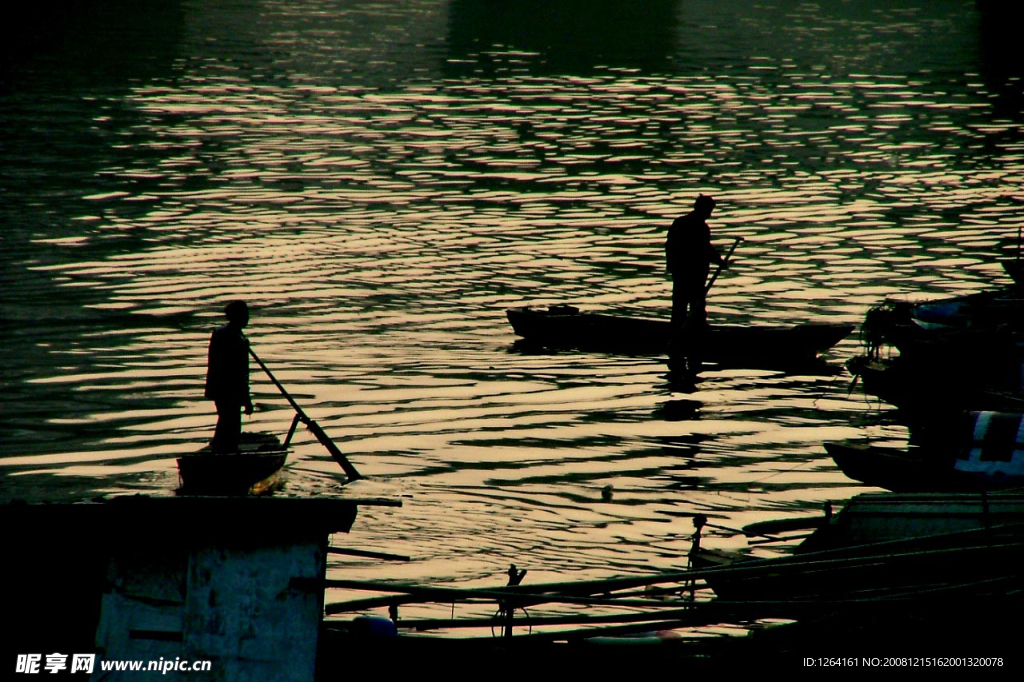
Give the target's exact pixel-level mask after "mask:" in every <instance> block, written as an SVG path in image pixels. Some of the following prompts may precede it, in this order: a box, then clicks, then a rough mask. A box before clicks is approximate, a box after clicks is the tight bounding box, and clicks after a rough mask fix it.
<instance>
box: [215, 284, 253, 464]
mask: <svg viewBox="0 0 1024 682" xmlns="http://www.w3.org/2000/svg"><path fill="white" fill-rule="evenodd" d="M224 314H225V315H227V318H228V323H227V324H226V325H224V326H223V327H221V328H220V329H218V330H216V331H215V332H213V335H212V336H211V337H210V352H209V357H208V361H207V366H206V397H207V398H209V399H210V400H212V401H214V404H215V405H216V406H217V429H216V431H214V434H213V441H212V442H211V443H210V446H211V447H212V448H213V450H214V452H235V451H237V450H238V439H239V436H240V435H241V433H242V415H241V412H240V410H241V409H242V408H245V413H246V414H252V399H251V398H250V396H249V340H248V339H246V338H245V336H244V335H243V334H242V330H243V329H245V326H246V325H247V324H249V306H247V305H246V303H245V301H232V302H231V303H228V305H227V307H225V308H224Z"/></svg>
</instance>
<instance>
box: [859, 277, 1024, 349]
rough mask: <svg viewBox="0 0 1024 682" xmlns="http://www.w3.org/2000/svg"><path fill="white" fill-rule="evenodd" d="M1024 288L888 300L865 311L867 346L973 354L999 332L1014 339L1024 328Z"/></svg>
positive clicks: (989, 345)
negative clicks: (929, 298) (1023, 316)
mask: <svg viewBox="0 0 1024 682" xmlns="http://www.w3.org/2000/svg"><path fill="white" fill-rule="evenodd" d="M1022 312H1024V292H1022V290H1021V288H1020V287H1019V286H1012V287H1005V288H1002V289H994V290H990V291H982V292H979V293H976V294H967V295H963V296H952V297H948V298H942V299H933V300H928V301H894V300H886V301H885V302H884V303H883V304H881V305H879V306H876V307H874V308H872V309H871V310H869V311H868V312H867V314H866V315H865V316H864V323H863V325H862V335H863V337H864V340H865V342H866V343H867V344H868V346H869V347H872V348H878V347H880V346H883V345H890V346H893V347H895V348H898V349H899V350H900V352H901V353H903V354H907V353H910V352H914V353H915V354H917V353H921V354H924V355H930V356H935V355H937V354H938V353H939V352H942V353H947V354H959V355H965V354H971V353H973V352H977V351H982V350H988V351H989V352H991V351H992V350H993V347H994V346H995V339H994V338H993V337H994V336H995V335H1000V336H1002V337H1005V338H1004V339H1003V340H1002V342H1003V345H1007V343H1010V344H1012V342H1013V340H1014V338H1013V337H1014V336H1015V335H1018V334H1020V333H1021V332H1024V326H1022V323H1021V321H1020V320H1021V313H1022Z"/></svg>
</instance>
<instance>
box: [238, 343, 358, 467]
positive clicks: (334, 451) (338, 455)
mask: <svg viewBox="0 0 1024 682" xmlns="http://www.w3.org/2000/svg"><path fill="white" fill-rule="evenodd" d="M249 355H251V356H252V357H253V360H255V361H256V362H257V363H258V364H259V366H260V368H261V369H262V370H263V371H264V372H266V374H267V376H268V377H270V380H271V381H272V382H274V385H275V386H277V390H279V391H280V392H281V395H283V396H284V397H285V398H287V399H288V402H289V403H291V406H292V409H294V410H295V414H296V415H298V417H299V419H300V420H301V421H302V423H303V424H305V425H306V428H307V429H309V430H310V432H311V433H312V434H313V436H314V437H315V438H316V439H317V440H318V441H320V444H321V445H323V446H324V447H325V448H327V452H329V453H331V457H333V458H334V461H335V462H337V463H338V464H340V465H341V468H342V469H344V470H345V475H346V476H348V478H349V480H350V481H354V480H356V479H359V478H362V477H363V475H362V474H360V473H359V472H358V471H356V468H355V467H354V466H352V463H351V462H349V461H348V459H347V458H346V457H345V455H343V454H342V452H341V450H339V449H338V446H337V445H335V444H334V441H332V440H331V439H330V437H328V435H327V434H326V433H325V432H324V430H323V429H322V428H320V425H319V424H317V423H316V422H315V421H313V420H312V419H310V418H309V416H308V415H307V414H306V413H305V412H303V411H302V408H301V407H299V404H298V403H297V402H295V398H293V397H292V396H291V394H289V393H288V391H286V390H285V388H284V386H282V385H281V382H280V381H278V380H277V377H275V376H274V373H273V372H271V371H270V368H269V367H267V366H266V365H265V364H264V363H263V361H262V360H260V356H258V355H256V351H254V350H253V349H252V346H251V345H250V346H249Z"/></svg>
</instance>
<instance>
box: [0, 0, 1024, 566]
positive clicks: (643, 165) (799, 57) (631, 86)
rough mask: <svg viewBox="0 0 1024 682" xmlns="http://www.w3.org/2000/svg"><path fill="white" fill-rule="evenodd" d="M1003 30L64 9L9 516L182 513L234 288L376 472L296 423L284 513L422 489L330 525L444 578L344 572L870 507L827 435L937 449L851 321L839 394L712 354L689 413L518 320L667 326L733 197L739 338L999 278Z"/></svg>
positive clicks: (5, 398)
mask: <svg viewBox="0 0 1024 682" xmlns="http://www.w3.org/2000/svg"><path fill="white" fill-rule="evenodd" d="M506 5H507V6H506ZM996 5H997V3H994V2H992V3H989V2H984V1H982V0H979V1H978V2H967V1H954V0H944V1H928V2H926V1H925V0H897V1H894V2H886V3H880V2H870V1H868V0H852V1H851V2H845V3H830V2H795V1H793V2H791V1H789V0H760V1H757V2H755V1H753V0H749V1H747V0H732V1H730V2H721V1H718V0H674V1H666V0H651V1H650V2H646V3H643V5H642V9H638V8H636V7H634V8H632V9H627V7H631V5H630V4H629V3H620V2H613V1H611V0H589V1H588V2H582V1H578V0H565V1H564V2H560V3H549V2H541V1H540V0H525V1H523V2H517V3H514V4H511V5H508V4H507V3H485V2H474V1H472V0H416V1H413V0H394V1H389V2H374V1H366V2H360V1H355V0H353V1H350V2H327V1H325V0H291V1H289V2H284V1H283V0H267V1H265V2H241V1H239V0H205V1H203V2H200V1H198V0H182V1H180V2H144V3H138V2H100V1H97V2H92V3H78V4H77V5H76V6H75V9H73V10H70V11H69V13H68V14H66V15H63V16H62V17H61V18H59V19H54V18H53V17H51V16H45V13H44V12H43V11H42V10H39V14H38V15H33V14H32V13H31V12H29V13H28V15H27V17H26V19H25V20H24V21H23V22H20V23H19V24H18V25H17V26H15V25H10V24H9V25H7V27H6V28H4V29H3V32H4V45H5V46H4V47H3V48H2V49H3V52H2V55H3V71H2V72H0V79H2V80H0V86H2V90H0V120H2V122H3V126H2V128H0V220H2V226H0V227H2V233H0V245H2V252H0V262H2V274H0V278H2V279H0V283H2V286H0V324H2V328H0V335H2V339H3V349H4V350H3V353H2V354H0V372H2V374H3V377H4V391H3V393H2V395H0V429H2V430H0V448H2V451H0V472H2V473H0V475H2V479H0V484H2V486H3V488H2V496H3V498H4V500H13V499H19V498H29V499H72V498H75V499H77V498H87V497H92V496H96V495H102V494H117V493H135V492H143V493H148V494H172V492H173V490H174V488H175V487H176V485H177V473H176V468H175V457H176V456H177V455H179V454H181V453H183V452H188V451H192V450H195V449H197V448H198V447H199V446H201V445H202V444H203V443H204V442H205V440H206V439H207V438H208V437H209V435H210V433H211V431H212V426H213V423H214V421H215V418H214V415H213V410H212V405H211V404H210V403H209V402H207V401H205V400H204V399H203V397H202V383H203V378H204V372H205V355H206V344H207V342H208V338H209V334H210V332H211V330H212V329H213V328H215V327H216V326H217V325H219V324H220V323H221V313H220V311H221V308H222V306H223V304H224V303H225V302H226V301H228V300H231V299H234V298H244V299H246V300H247V301H249V303H250V305H251V307H252V310H253V319H252V323H251V324H250V327H249V329H248V335H249V337H250V339H251V340H252V343H253V347H254V348H255V349H256V350H257V352H259V354H260V355H261V357H262V358H263V359H264V360H265V361H266V362H267V364H268V365H269V366H270V367H271V368H272V369H273V370H274V372H275V374H276V375H277V377H278V378H279V379H280V380H281V382H282V383H283V384H284V385H285V386H286V387H287V388H288V389H289V390H290V391H291V393H292V394H293V395H294V396H295V398H296V399H297V400H298V401H299V403H300V404H301V405H302V406H303V407H304V408H305V410H306V412H307V413H308V414H309V415H310V416H311V417H312V418H313V419H315V420H317V422H318V423H319V424H320V425H321V426H322V427H323V428H324V429H325V430H326V432H327V433H328V434H329V435H330V436H331V437H332V438H333V440H334V441H335V442H336V443H337V444H338V445H339V446H340V447H341V448H342V450H344V451H345V452H346V453H348V454H349V455H350V457H351V460H352V461H353V463H354V464H355V465H356V466H357V467H358V468H359V470H360V471H361V472H362V473H363V474H365V475H366V476H367V478H366V480H363V481H359V482H357V483H355V484H352V485H349V486H342V485H341V483H342V481H343V476H342V472H341V470H340V469H339V467H338V466H337V465H336V464H335V463H334V462H333V460H332V459H331V458H330V457H329V455H328V454H327V452H326V451H325V450H324V449H323V447H321V446H320V445H319V444H318V443H317V442H316V441H315V439H313V438H312V437H311V436H310V435H309V434H308V433H300V435H299V437H298V439H297V444H296V448H295V452H294V455H293V457H292V459H291V460H290V465H289V467H288V481H287V485H286V488H285V494H289V495H298V496H329V495H346V496H355V497H371V496H384V497H393V498H399V499H401V500H402V501H403V507H401V508H399V509H390V508H389V509H374V508H365V509H364V510H363V511H362V512H361V514H360V517H359V519H358V520H357V522H356V526H355V527H354V528H353V531H352V533H351V534H350V535H349V536H347V537H337V538H335V540H336V541H337V543H338V544H347V545H351V546H354V547H358V548H362V549H377V550H383V551H390V552H396V553H400V554H406V555H410V556H411V557H412V561H410V562H408V563H401V564H397V563H396V564H387V565H384V566H381V565H380V564H378V563H376V562H370V561H362V560H343V559H341V558H337V557H335V558H332V560H331V565H330V572H331V574H332V575H335V576H342V575H343V576H345V577H355V578H373V579H398V580H411V581H421V582H429V583H434V584H450V585H463V586H486V585H496V584H503V583H504V573H505V570H506V569H507V567H508V564H509V563H512V562H514V563H516V564H517V565H518V566H520V567H521V568H523V567H525V568H527V569H529V570H530V576H529V578H528V579H527V582H529V581H538V582H540V581H548V580H573V579H584V578H586V579H592V578H601V577H612V576H620V575H630V574H636V573H639V572H651V571H654V570H661V569H671V568H679V567H681V566H682V565H684V564H685V554H686V551H687V550H688V549H689V535H690V533H691V532H692V526H691V523H690V519H691V517H692V516H693V515H694V514H697V513H704V514H707V515H708V516H709V517H710V518H711V523H712V524H713V526H715V527H714V528H712V529H711V532H710V534H709V537H708V539H707V540H706V542H705V544H708V545H713V546H717V547H726V548H728V547H739V546H743V545H744V541H743V540H742V538H741V537H738V536H736V534H735V533H733V532H732V531H730V530H729V529H730V528H737V527H739V526H741V525H743V524H745V523H749V522H751V521H755V520H763V519H767V518H776V517H789V516H809V515H813V514H816V513H818V511H819V510H820V508H821V506H822V505H823V504H824V503H825V502H827V501H832V502H835V503H837V504H841V502H842V501H843V500H846V499H848V498H849V497H851V496H853V495H855V494H858V493H861V492H866V491H867V490H868V489H867V488H864V487H862V486H859V485H858V484H855V483H853V482H851V481H850V480H849V479H847V478H846V477H845V476H843V475H842V474H841V473H840V472H839V471H838V470H837V469H836V468H835V466H834V464H833V463H832V462H831V460H830V459H829V457H828V456H827V455H826V453H825V451H824V449H823V447H822V443H823V442H825V441H828V440H835V439H842V438H848V437H857V436H862V435H871V436H875V437H879V438H885V439H888V440H891V441H893V442H895V443H899V442H900V441H901V439H903V438H905V435H906V434H905V429H904V427H903V426H902V425H901V424H899V422H898V421H897V420H896V419H895V418H894V416H893V414H892V410H891V409H889V408H888V406H886V405H885V404H884V403H880V402H878V401H877V400H873V399H869V398H866V397H865V396H864V395H863V394H862V393H861V392H860V390H859V388H856V389H854V390H853V391H852V392H851V391H850V383H851V380H852V377H850V375H849V374H848V373H847V372H846V370H845V369H844V368H843V363H844V362H845V361H846V360H847V359H849V358H850V357H852V356H854V355H856V354H858V353H859V352H861V346H860V342H859V340H858V339H857V338H856V335H853V336H851V337H850V338H848V339H847V340H845V341H843V342H842V343H841V344H840V345H839V346H837V347H836V348H835V349H834V350H833V351H832V352H830V353H829V354H828V355H827V356H826V359H827V360H828V363H829V366H830V368H831V370H830V371H816V372H809V373H793V372H784V371H779V370H771V369H742V368H740V369H736V368H731V369H724V368H719V367H715V366H710V367H708V368H706V371H705V372H704V373H703V374H702V375H701V381H700V382H699V383H698V384H697V385H696V386H695V387H694V388H692V389H689V390H680V387H679V386H676V385H673V384H671V383H669V382H668V381H667V379H666V367H665V364H664V358H662V357H658V356H633V357H630V356H614V355H607V354H599V353H582V352H560V353H550V354H544V353H530V352H524V351H523V350H521V349H520V348H519V347H518V346H517V345H516V344H515V343H514V342H515V337H514V335H513V333H512V330H511V328H510V327H509V326H508V324H507V322H506V320H505V316H504V311H505V309H506V308H508V307H511V306H517V305H524V304H550V303H563V302H564V303H572V304H575V305H578V306H580V307H582V308H584V309H586V310H592V311H602V312H623V311H637V312H640V313H642V314H645V315H650V316H659V315H660V316H664V315H667V313H668V305H669V303H668V299H669V286H670V285H669V281H668V280H667V278H666V277H665V274H664V265H663V244H664V236H665V229H666V228H667V226H668V224H669V223H670V222H671V220H672V219H673V218H674V217H675V216H677V215H680V214H681V213H684V212H686V211H687V210H688V209H689V207H690V204H691V203H692V201H693V199H694V198H695V197H696V196H697V194H698V193H700V192H703V193H710V194H713V195H714V196H715V197H716V199H717V200H718V208H717V210H716V213H715V215H714V216H713V217H712V220H711V221H710V224H711V226H712V230H713V233H714V236H715V239H716V241H717V243H719V244H720V245H722V246H723V248H724V247H727V246H728V245H729V244H730V243H731V242H732V240H733V238H736V237H743V238H744V242H743V243H742V245H741V246H740V248H739V249H738V250H737V251H736V253H735V260H734V265H733V267H732V268H731V269H730V271H728V272H726V273H725V274H723V276H722V277H720V278H719V280H718V281H717V282H716V283H715V285H714V288H713V290H712V293H711V296H710V299H709V312H710V315H711V316H712V318H713V319H715V320H720V321H727V322H736V323H749V324H796V323H800V322H808V321H809V322H824V321H828V322H847V323H854V324H856V323H859V322H860V320H861V319H862V318H863V315H864V313H865V312H866V310H867V309H868V308H869V307H871V306H873V305H877V304H878V303H880V302H881V301H882V300H883V299H884V298H885V297H886V296H912V297H929V296H932V297H934V296H942V295H950V294H954V293H962V292H973V291H979V290H982V289H984V288H987V287H992V286H995V285H999V284H1004V283H1005V282H1006V278H1005V276H1004V275H1003V274H1002V271H1001V268H1000V266H999V264H998V261H997V259H998V258H1000V257H1003V258H1007V257H1013V256H1015V255H1016V249H1017V240H1018V229H1019V227H1020V226H1021V224H1024V206H1021V204H1020V202H1015V201H1013V200H1012V198H1011V197H1013V196H1014V195H1016V196H1017V197H1021V196H1022V195H1024V189H1022V187H1021V184H1022V182H1024V137H1022V134H1021V133H1022V116H1021V113H1022V103H1024V82H1022V80H1021V76H1022V75H1024V67H1022V64H1021V60H1020V58H1019V54H1016V53H1015V52H1014V48H1013V44H1012V41H1013V39H1014V38H1013V37H1011V36H1010V35H1009V33H1008V32H1009V31H1010V30H1011V29H1010V28H1009V27H1010V26H1011V25H1012V22H1011V21H1010V20H1009V17H1008V16H1007V15H1005V14H1003V13H1002V12H1003V10H998V9H997V8H996ZM512 8H514V9H512ZM1005 11H1009V10H1005ZM253 389H254V393H255V398H256V403H257V407H258V410H257V412H256V414H255V415H254V416H253V417H251V418H249V419H247V420H246V422H245V428H246V429H247V430H260V431H275V432H279V433H281V434H283V433H284V432H285V431H286V429H287V427H288V425H289V423H290V421H291V418H292V412H291V410H290V408H289V407H288V405H287V403H286V402H285V401H284V399H283V398H282V397H281V396H280V395H279V394H278V393H277V391H276V390H275V388H274V387H273V386H272V385H271V384H270V383H269V382H268V381H267V380H266V379H265V378H264V377H262V376H260V375H258V374H257V372H256V371H255V368H254V372H253ZM607 486H611V489H610V490H611V498H610V499H604V498H603V496H602V491H603V489H605V488H606V487H607ZM154 532H159V531H158V530H155V531H154ZM762 551H769V550H768V549H764V550H762Z"/></svg>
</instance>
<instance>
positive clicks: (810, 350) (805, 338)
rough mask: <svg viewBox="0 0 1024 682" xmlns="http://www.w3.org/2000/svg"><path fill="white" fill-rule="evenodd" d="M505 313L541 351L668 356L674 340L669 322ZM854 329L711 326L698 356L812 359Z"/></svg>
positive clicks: (554, 309) (568, 309)
mask: <svg viewBox="0 0 1024 682" xmlns="http://www.w3.org/2000/svg"><path fill="white" fill-rule="evenodd" d="M506 314H507V317H508V321H509V322H510V323H511V325H512V328H513V330H515V333H516V334H517V335H519V336H521V337H523V338H524V339H526V340H527V341H529V342H531V343H535V344H537V345H540V346H545V347H552V348H575V349H580V350H593V351H598V352H610V353H636V354H656V353H665V352H667V351H668V348H669V344H670V342H671V340H672V339H671V325H670V323H669V321H667V320H659V319H655V318H647V317H637V316H630V315H606V314H601V313H584V312H581V311H580V310H579V309H578V308H576V307H574V306H567V305H558V306H549V307H533V306H525V307H520V308H510V309H509V310H508V311H507V312H506ZM853 328H854V327H853V325H848V324H827V323H813V324H799V325H792V326H774V325H719V324H713V325H711V326H710V327H708V328H707V329H706V330H705V331H704V332H703V334H702V335H701V338H700V342H699V347H698V348H697V352H698V354H699V355H701V357H702V358H703V359H705V360H712V361H714V360H726V361H729V360H761V361H765V360H767V361H778V362H785V361H801V360H803V361H806V360H813V359H815V358H816V357H817V356H818V354H820V353H824V352H825V351H827V350H828V349H830V348H832V347H833V346H835V345H836V344H837V343H839V342H840V341H841V340H843V339H844V338H846V336H848V335H849V334H850V332H852V331H853ZM693 345H694V344H690V346H691V347H692V346H693Z"/></svg>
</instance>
